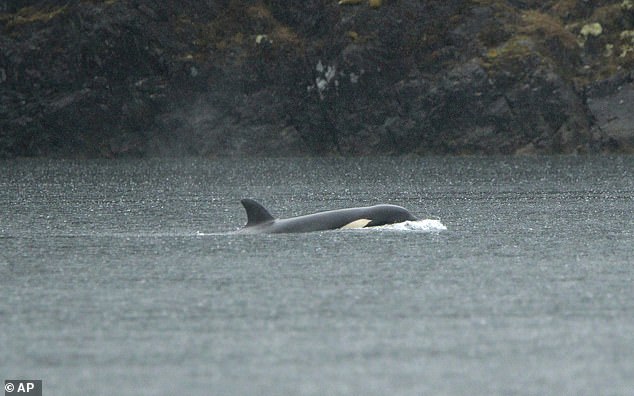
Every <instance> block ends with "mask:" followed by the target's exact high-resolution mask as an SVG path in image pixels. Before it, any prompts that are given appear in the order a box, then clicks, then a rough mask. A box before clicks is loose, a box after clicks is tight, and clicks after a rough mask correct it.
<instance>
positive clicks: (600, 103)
mask: <svg viewBox="0 0 634 396" xmlns="http://www.w3.org/2000/svg"><path fill="white" fill-rule="evenodd" d="M339 3H342V4H339ZM339 3H338V2H337V1H334V0H306V1H302V2H288V1H281V0H251V1H248V0H215V1H212V0H207V1H195V0H185V1H178V2H176V1H155V0H102V1H99V0H92V1H91V0H69V1H66V2H64V5H63V6H60V5H59V2H58V1H53V0H49V1H47V0H40V1H37V0H30V1H24V0H20V1H17V0H8V1H7V2H5V3H4V5H1V6H0V156H2V157H14V156H38V155H52V156H84V157H96V156H97V157H98V156H101V157H117V156H126V155H133V156H144V155H302V154H343V155H372V154H407V153H416V154H428V153H429V154H447V153H449V154H470V153H478V154H513V153H572V152H632V151H634V130H633V129H634V127H633V126H632V125H634V122H632V121H634V119H633V118H634V115H633V114H634V111H633V110H634V104H632V103H634V102H633V101H632V92H634V83H633V77H634V75H633V74H632V73H631V70H632V69H633V66H634V5H633V3H632V1H630V0H624V1H623V0H621V1H607V0H605V1H595V2H587V1H582V0H579V1H575V0H559V1H511V0H507V1H503V0H488V1H487V0H470V1H466V0H449V1H431V0H430V1H418V0H416V1H415V0H399V1H394V0H391V1H390V0H383V1H377V0H372V1H341V2H339ZM347 3H352V4H347ZM590 3H591V4H590Z"/></svg>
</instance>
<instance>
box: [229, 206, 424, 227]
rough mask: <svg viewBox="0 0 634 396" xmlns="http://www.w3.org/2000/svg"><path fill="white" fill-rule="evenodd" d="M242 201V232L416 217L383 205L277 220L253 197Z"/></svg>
mask: <svg viewBox="0 0 634 396" xmlns="http://www.w3.org/2000/svg"><path fill="white" fill-rule="evenodd" d="M241 202H242V206H244V209H245V210H246V212H247V224H246V225H245V226H244V228H242V229H241V230H240V232H244V233H254V234H257V233H263V234H267V233H268V234H275V233H297V232H312V231H325V230H336V229H350V228H363V227H376V226H382V225H387V224H395V223H402V222H404V221H416V220H418V218H416V217H415V216H414V215H412V214H411V213H410V212H409V211H408V210H407V209H405V208H403V207H401V206H396V205H385V204H383V205H374V206H364V207H358V208H347V209H337V210H328V211H324V212H317V213H312V214H308V215H303V216H297V217H289V218H286V219H276V218H275V217H273V216H272V215H271V214H270V213H269V211H268V210H266V208H264V206H262V205H260V204H259V203H258V202H256V201H254V200H252V199H248V198H245V199H243V200H242V201H241Z"/></svg>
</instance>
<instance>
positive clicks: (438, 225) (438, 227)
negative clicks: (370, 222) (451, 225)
mask: <svg viewBox="0 0 634 396" xmlns="http://www.w3.org/2000/svg"><path fill="white" fill-rule="evenodd" d="M357 230H364V231H370V230H375V231H395V232H441V231H446V230H447V227H446V226H445V225H444V224H443V223H442V222H441V221H440V220H436V219H423V220H416V221H404V222H402V223H395V224H386V225H382V226H377V227H364V228H357Z"/></svg>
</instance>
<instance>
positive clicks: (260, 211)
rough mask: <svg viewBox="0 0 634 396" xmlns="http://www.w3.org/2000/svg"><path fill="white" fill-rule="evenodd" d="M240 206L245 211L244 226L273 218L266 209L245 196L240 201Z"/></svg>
mask: <svg viewBox="0 0 634 396" xmlns="http://www.w3.org/2000/svg"><path fill="white" fill-rule="evenodd" d="M240 202H242V206H244V209H245V210H246V211H247V225H246V226H245V227H251V226H254V225H258V224H261V223H265V222H267V221H272V220H275V218H274V217H273V216H271V214H270V213H269V211H268V210H266V208H265V207H264V206H262V205H260V204H259V203H258V202H256V201H254V200H252V199H249V198H245V199H243V200H242V201H240Z"/></svg>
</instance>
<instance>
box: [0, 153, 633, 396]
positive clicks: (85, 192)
mask: <svg viewBox="0 0 634 396" xmlns="http://www.w3.org/2000/svg"><path fill="white" fill-rule="evenodd" d="M244 197H251V198H254V199H257V200H259V201H260V202H262V203H263V204H264V205H265V206H267V207H268V208H269V209H270V211H271V212H272V213H273V214H274V215H280V216H282V217H284V216H292V215H299V214H306V213H309V212H313V211H318V210H325V209H336V208H343V207H350V206H365V205H371V204H376V203H392V204H397V205H401V206H404V207H406V208H408V209H409V210H410V211H411V212H412V213H414V214H416V215H417V216H419V217H423V218H429V219H439V220H440V221H441V222H442V223H443V224H444V225H445V226H446V227H447V230H446V231H442V232H407V231H394V230H350V231H328V232H318V233H310V234H291V235H236V234H233V233H232V232H233V231H235V230H237V229H238V228H239V227H240V226H241V225H243V224H244V223H245V221H246V216H245V214H244V211H243V209H242V207H241V206H240V204H239V201H240V199H241V198H244ZM633 197H634V157H536V158H505V157H500V158H423V159H420V158H379V159H377V158H372V159H370V158H367V159H336V158H330V159H258V160H255V159H252V160H199V159H185V160H182V159H178V160H177V159H174V160H130V161H79V162H75V161H61V160H20V161H12V162H8V161H5V162H0V216H1V217H0V376H2V377H3V378H0V380H2V379H14V378H29V379H42V380H43V388H44V394H45V395H86V394H91V395H114V394H116V395H174V394H187V395H242V394H246V395H255V394H257V395H281V394H289V395H290V394H293V395H304V394H305V395H326V394H328V395H337V394H355V395H361V394H363V395H386V394H390V395H401V394H402V395H423V394H424V395H439V394H444V395H491V394H504V395H508V394H519V395H560V394H575V395H597V394H601V395H631V394H634V287H633V282H632V280H633V275H634V268H633V265H634V259H633V256H634V255H633V252H634V220H633V216H632V215H633V213H634V198H633Z"/></svg>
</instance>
